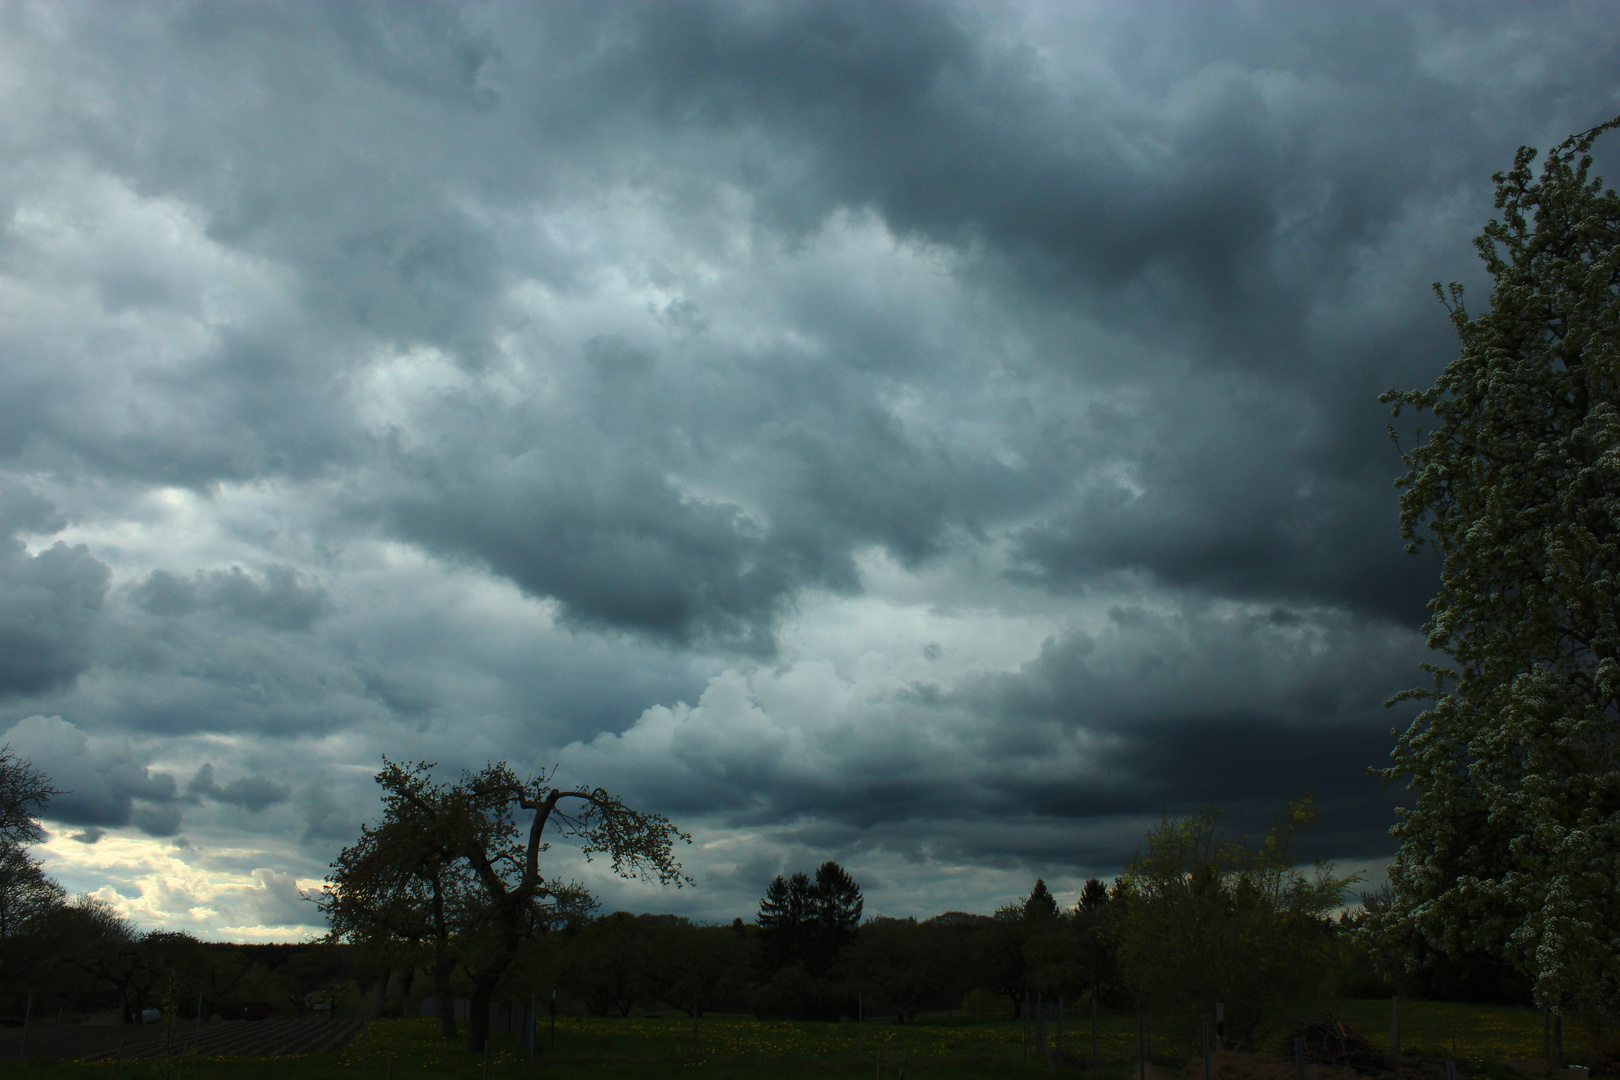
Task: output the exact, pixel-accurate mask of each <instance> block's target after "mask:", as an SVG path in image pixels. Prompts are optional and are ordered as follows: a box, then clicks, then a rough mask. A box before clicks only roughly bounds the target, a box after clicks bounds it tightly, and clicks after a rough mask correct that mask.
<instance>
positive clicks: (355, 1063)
mask: <svg viewBox="0 0 1620 1080" xmlns="http://www.w3.org/2000/svg"><path fill="white" fill-rule="evenodd" d="M1329 1007H1330V1008H1331V1009H1332V1011H1333V1012H1334V1013H1335V1015H1337V1016H1338V1017H1339V1018H1340V1019H1341V1020H1343V1021H1344V1022H1345V1023H1347V1024H1349V1025H1350V1026H1351V1027H1353V1028H1355V1029H1356V1030H1358V1031H1360V1032H1361V1033H1362V1034H1364V1035H1365V1036H1367V1037H1368V1038H1369V1039H1371V1040H1372V1041H1373V1042H1376V1043H1378V1044H1380V1045H1385V1044H1386V1043H1387V1039H1388V1033H1389V1002H1388V1001H1387V1000H1378V1001H1339V1002H1333V1003H1331V1004H1330V1006H1329ZM1302 1011H1303V1010H1302ZM1312 1011H1316V1010H1315V1009H1313V1010H1312ZM1152 1027H1153V1025H1152V1023H1151V1021H1150V1022H1149V1024H1148V1033H1149V1038H1148V1044H1149V1045H1148V1055H1149V1057H1150V1058H1151V1059H1155V1060H1158V1061H1159V1062H1161V1063H1165V1064H1171V1065H1178V1064H1180V1063H1182V1062H1184V1061H1185V1060H1186V1057H1187V1054H1186V1051H1185V1049H1184V1048H1181V1047H1177V1046H1174V1045H1172V1044H1170V1043H1168V1042H1166V1041H1163V1040H1161V1039H1160V1038H1158V1037H1156V1036H1155V1035H1154V1033H1153V1030H1152ZM1401 1030H1402V1044H1403V1050H1404V1051H1405V1052H1406V1053H1408V1054H1420V1055H1424V1056H1435V1057H1455V1058H1456V1060H1457V1061H1458V1062H1459V1064H1460V1065H1462V1066H1463V1068H1464V1069H1465V1070H1467V1071H1469V1072H1488V1073H1490V1074H1493V1075H1497V1076H1500V1075H1502V1070H1501V1067H1500V1063H1501V1062H1502V1061H1503V1060H1504V1059H1506V1058H1514V1057H1527V1058H1533V1057H1537V1056H1539V1055H1540V1053H1541V1036H1542V1030H1541V1016H1540V1014H1539V1013H1536V1012H1533V1011H1530V1010H1526V1009H1515V1008H1506V1007H1495V1006H1478V1005H1462V1004H1452V1003H1444V1002H1423V1001H1411V1002H1403V1004H1402V1007H1401ZM1047 1033H1048V1040H1049V1043H1050V1044H1051V1045H1052V1046H1053V1048H1055V1045H1056V1039H1057V1026H1056V1024H1049V1026H1048V1032H1047ZM1064 1049H1065V1051H1066V1052H1067V1054H1066V1056H1067V1058H1068V1061H1069V1063H1070V1067H1071V1068H1073V1069H1074V1070H1076V1071H1078V1072H1082V1073H1083V1072H1088V1071H1089V1059H1090V1052H1091V1018H1090V1015H1089V1013H1084V1012H1082V1013H1080V1014H1079V1015H1072V1014H1071V1015H1070V1016H1069V1017H1067V1018H1066V1023H1065V1025H1064ZM536 1050H537V1056H536V1059H535V1061H534V1062H533V1063H531V1062H530V1061H529V1056H528V1051H527V1048H526V1047H525V1046H524V1045H523V1044H522V1043H521V1042H520V1040H519V1038H518V1037H517V1036H514V1035H511V1034H504V1033H503V1034H499V1035H496V1036H495V1037H494V1039H493V1040H492V1041H491V1045H490V1051H489V1054H488V1055H487V1062H486V1055H483V1054H474V1053H470V1052H468V1051H466V1050H464V1049H462V1047H461V1043H460V1041H459V1040H448V1039H444V1038H442V1037H441V1036H440V1035H439V1033H438V1024H437V1021H434V1020H380V1021H377V1022H376V1023H373V1024H372V1025H371V1026H370V1029H369V1031H368V1032H367V1034H366V1035H365V1037H364V1038H363V1039H356V1040H355V1041H354V1042H352V1043H350V1044H349V1045H348V1046H346V1047H345V1048H343V1049H342V1050H340V1051H337V1052H335V1053H327V1054H306V1055H295V1056H287V1057H269V1058H224V1057H221V1058H206V1057H204V1058H192V1057H184V1056H183V1057H179V1058H175V1059H171V1060H167V1061H164V1060H157V1061H153V1060H145V1061H134V1060H130V1061H123V1062H119V1063H117V1064H116V1065H115V1064H114V1063H113V1062H95V1063H80V1062H72V1061H55V1062H12V1063H3V1064H0V1077H29V1078H38V1080H45V1078H58V1077H59V1078H61V1080H70V1078H95V1080H112V1077H113V1076H114V1074H115V1071H116V1075H117V1077H118V1080H260V1078H265V1080H268V1078H271V1077H308V1078H312V1080H320V1078H327V1077H330V1078H339V1077H341V1078H344V1080H361V1078H367V1080H373V1078H374V1080H386V1078H388V1077H389V1076H391V1075H392V1076H397V1077H400V1078H401V1080H405V1078H421V1080H430V1078H438V1077H460V1078H472V1077H481V1076H483V1075H484V1074H485V1070H486V1068H487V1070H488V1075H489V1076H491V1077H503V1076H504V1077H539V1076H546V1077H558V1078H569V1080H572V1078H586V1077H599V1078H604V1080H606V1078H618V1077H626V1078H628V1077H665V1076H668V1077H677V1076H679V1077H688V1078H690V1077H692V1076H694V1074H696V1075H701V1076H702V1077H705V1078H711V1077H712V1078H714V1080H722V1078H724V1080H730V1078H732V1077H737V1078H741V1077H756V1078H758V1077H771V1078H782V1080H789V1078H795V1080H796V1078H799V1077H813V1076H828V1075H848V1076H871V1077H873V1078H874V1080H903V1077H902V1073H904V1075H905V1076H908V1077H912V1078H916V1080H925V1078H937V1080H954V1078H957V1077H962V1078H967V1077H1000V1076H1025V1075H1037V1074H1041V1073H1046V1072H1048V1071H1049V1069H1048V1066H1047V1065H1046V1063H1045V1062H1043V1061H1040V1060H1037V1059H1036V1057H1035V1054H1034V1047H1033V1045H1032V1033H1031V1032H1030V1029H1029V1028H1028V1026H1027V1025H1026V1024H1024V1023H1023V1022H1020V1021H1013V1020H1005V1019H975V1018H964V1017H962V1016H960V1015H956V1016H947V1015H943V1014H941V1015H935V1016H930V1017H925V1018H923V1019H922V1020H921V1021H920V1022H918V1023H916V1024H910V1025H903V1026H902V1025H897V1024H893V1023H890V1022H887V1021H883V1022H876V1023H871V1022H869V1023H866V1024H863V1025H859V1026H857V1025H856V1024H854V1023H847V1022H846V1023H813V1022H804V1023H794V1022H780V1021H766V1020H756V1019H753V1018H751V1017H741V1016H708V1017H704V1018H702V1019H700V1020H699V1021H698V1023H697V1024H696V1025H695V1027H694V1025H693V1023H692V1022H691V1020H689V1019H687V1018H686V1017H682V1016H675V1017H668V1016H666V1017H639V1018H627V1019H595V1018H593V1019H578V1018H572V1017H559V1018H558V1020H557V1022H556V1027H555V1033H553V1030H552V1028H551V1027H550V1025H549V1024H548V1023H547V1022H545V1021H544V1020H542V1023H541V1026H540V1028H539V1030H538V1032H537V1046H536ZM1097 1051H1098V1060H1099V1066H1100V1069H1099V1073H1100V1075H1101V1076H1102V1077H1103V1078H1106V1080H1124V1078H1125V1077H1128V1076H1130V1075H1132V1074H1133V1073H1134V1071H1135V1060H1136V1018H1135V1016H1134V1014H1121V1013H1110V1014H1104V1015H1102V1016H1101V1017H1100V1020H1099V1024H1098V1032H1097ZM1583 1051H1584V1041H1583V1039H1582V1038H1581V1036H1580V1034H1579V1032H1576V1031H1566V1033H1565V1056H1566V1059H1567V1060H1569V1061H1572V1062H1579V1061H1580V1060H1581V1053H1582V1052H1583Z"/></svg>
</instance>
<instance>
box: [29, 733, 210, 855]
mask: <svg viewBox="0 0 1620 1080" xmlns="http://www.w3.org/2000/svg"><path fill="white" fill-rule="evenodd" d="M5 741H6V742H7V743H9V744H10V745H11V746H12V747H13V748H14V749H15V750H16V752H17V754H18V756H19V757H22V758H23V759H25V760H27V761H28V762H30V763H31V764H32V765H33V766H34V767H35V768H37V769H39V770H40V771H41V772H43V773H44V774H45V775H46V776H49V777H50V778H51V782H52V783H53V784H54V785H55V786H56V787H58V788H60V789H61V790H62V794H60V795H57V796H55V797H54V798H52V799H51V802H50V808H49V811H48V813H49V816H50V819H51V820H52V821H58V822H62V823H63V824H67V825H84V826H90V828H88V829H86V830H85V831H84V832H83V833H81V834H80V837H81V838H82V839H83V841H84V842H85V843H94V842H95V840H97V839H99V838H100V837H99V835H98V829H100V828H118V827H121V826H126V825H133V826H135V827H136V828H138V829H140V830H141V831H142V832H145V833H147V834H148V835H151V836H173V835H174V834H175V833H176V832H178V831H179V829H180V806H179V804H178V802H177V798H178V795H179V789H178V787H177V785H176V784H175V781H174V777H172V776H170V775H169V774H168V773H162V772H153V771H152V769H151V767H150V766H149V765H148V764H146V763H145V762H143V761H142V760H140V758H139V756H138V755H137V754H136V753H135V752H134V751H133V749H132V748H130V747H129V746H127V745H124V744H122V743H120V742H119V741H118V740H116V739H112V740H106V739H97V740H92V739H91V738H90V736H88V735H86V734H85V733H84V732H83V731H80V730H79V729H78V728H77V727H76V726H74V725H73V724H72V723H70V722H68V721H66V720H63V719H62V718H61V717H59V716H30V717H26V718H24V719H23V720H21V721H19V722H18V723H17V724H16V725H15V726H13V727H12V728H11V730H10V731H8V732H7V733H6V735H5Z"/></svg>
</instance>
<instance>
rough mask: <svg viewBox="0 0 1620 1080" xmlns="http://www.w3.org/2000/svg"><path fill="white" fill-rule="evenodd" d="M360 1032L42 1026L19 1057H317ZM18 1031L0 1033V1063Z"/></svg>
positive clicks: (10, 1055)
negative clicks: (167, 1032)
mask: <svg viewBox="0 0 1620 1080" xmlns="http://www.w3.org/2000/svg"><path fill="white" fill-rule="evenodd" d="M364 1027H365V1024H364V1022H363V1021H360V1020H317V1019H313V1018H303V1019H284V1020H276V1019H272V1020H224V1021H216V1022H214V1023H209V1024H204V1025H203V1026H202V1031H201V1032H198V1031H197V1028H196V1026H195V1025H194V1024H187V1023H184V1022H181V1023H179V1024H176V1025H175V1027H174V1034H173V1036H172V1038H171V1037H170V1036H167V1035H165V1033H164V1031H163V1028H162V1025H158V1024H146V1025H129V1026H125V1027H99V1026H98V1027H92V1026H89V1025H66V1026H60V1027H59V1026H56V1025H46V1024H41V1025H39V1026H37V1027H31V1028H30V1029H29V1031H28V1043H27V1046H26V1047H25V1048H24V1049H25V1053H24V1055H23V1056H24V1057H27V1058H32V1059H42V1058H55V1059H59V1060H73V1061H105V1060H108V1059H110V1058H115V1057H125V1058H152V1057H160V1056H162V1055H163V1054H165V1053H171V1054H184V1053H188V1052H190V1051H191V1050H192V1049H193V1048H194V1047H195V1049H196V1052H197V1053H198V1054H200V1055H202V1056H203V1057H280V1056H283V1055H286V1054H317V1053H321V1052H323V1051H327V1050H337V1049H340V1048H342V1047H343V1046H345V1045H346V1044H347V1043H348V1042H349V1041H350V1040H351V1039H353V1038H354V1037H355V1036H356V1035H359V1034H360V1032H361V1030H362V1029H363V1028H364ZM21 1038H22V1032H21V1030H20V1029H17V1028H9V1029H6V1030H5V1031H3V1032H0V1059H3V1060H15V1058H16V1056H17V1046H18V1043H19V1042H20V1040H21Z"/></svg>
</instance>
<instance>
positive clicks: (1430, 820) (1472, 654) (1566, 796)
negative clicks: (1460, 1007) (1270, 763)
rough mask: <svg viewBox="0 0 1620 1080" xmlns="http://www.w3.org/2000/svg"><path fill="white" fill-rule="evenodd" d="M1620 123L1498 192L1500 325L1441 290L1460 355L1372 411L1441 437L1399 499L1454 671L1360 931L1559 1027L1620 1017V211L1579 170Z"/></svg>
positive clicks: (1415, 736)
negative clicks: (1465, 971) (1469, 967)
mask: <svg viewBox="0 0 1620 1080" xmlns="http://www.w3.org/2000/svg"><path fill="white" fill-rule="evenodd" d="M1617 125H1620V118H1616V119H1615V120H1611V121H1609V122H1608V123H1606V124H1603V125H1600V126H1599V127H1596V128H1593V129H1591V130H1590V131H1586V132H1584V133H1581V134H1579V135H1575V136H1572V137H1570V138H1569V139H1568V140H1566V141H1565V142H1564V143H1562V144H1561V145H1559V146H1558V147H1557V148H1556V149H1555V150H1554V151H1553V152H1552V153H1551V154H1549V155H1548V156H1547V158H1546V161H1545V162H1544V163H1543V165H1542V168H1541V172H1540V176H1539V177H1537V176H1536V174H1535V172H1534V171H1533V169H1532V164H1533V163H1534V161H1535V159H1536V156H1537V152H1536V151H1535V150H1534V149H1532V148H1529V147H1521V148H1520V149H1519V151H1518V153H1517V155H1516V156H1515V158H1514V162H1513V167H1512V168H1511V169H1510V170H1508V171H1507V172H1504V173H1498V174H1496V176H1495V177H1494V180H1495V182H1496V207H1497V209H1498V210H1499V211H1500V216H1499V217H1498V218H1494V219H1492V220H1491V221H1490V222H1489V223H1488V224H1487V225H1486V226H1485V229H1484V231H1483V232H1482V233H1481V234H1480V236H1479V237H1478V238H1477V239H1476V240H1475V246H1476V247H1477V248H1478V250H1479V254H1480V257H1481V259H1483V260H1484V263H1485V266H1486V269H1487V270H1488V271H1489V273H1490V275H1491V277H1492V279H1493V281H1494V287H1493V290H1492V293H1491V299H1490V305H1489V308H1488V310H1486V311H1485V312H1484V313H1482V314H1479V315H1477V316H1476V315H1472V314H1470V313H1469V311H1468V310H1467V308H1466V307H1465V306H1464V302H1463V301H1464V297H1463V291H1462V289H1461V288H1460V287H1459V286H1456V285H1452V286H1451V287H1450V289H1449V290H1446V291H1442V290H1441V288H1440V286H1439V284H1438V283H1436V285H1435V292H1436V295H1437V296H1439V297H1440V298H1441V300H1442V302H1443V303H1445V304H1446V305H1447V306H1448V308H1449V309H1450V314H1451V321H1452V324H1453V326H1454V327H1455V328H1456V331H1457V335H1458V337H1459V338H1460V339H1461V350H1460V352H1459V354H1458V356H1457V358H1456V359H1455V360H1454V361H1452V362H1451V364H1450V365H1449V366H1448V367H1447V368H1446V369H1445V371H1444V373H1443V374H1442V375H1441V376H1440V378H1439V379H1438V381H1436V383H1435V384H1434V386H1432V387H1430V388H1428V389H1425V390H1409V391H1395V390H1391V391H1389V392H1387V393H1386V394H1384V395H1383V397H1382V398H1381V400H1383V401H1385V402H1387V403H1392V404H1393V406H1394V412H1395V414H1396V415H1397V416H1399V414H1400V411H1401V409H1402V407H1411V408H1413V409H1416V410H1419V411H1425V412H1429V413H1431V414H1432V415H1433V417H1434V419H1435V421H1436V423H1437V425H1438V426H1437V427H1436V428H1435V429H1434V430H1433V431H1431V432H1428V433H1424V432H1422V431H1419V432H1418V433H1417V435H1416V441H1415V444H1414V445H1413V446H1412V447H1411V448H1410V449H1409V450H1407V451H1406V452H1405V453H1404V454H1403V458H1402V459H1403V461H1404V462H1405V464H1406V465H1407V467H1408V471H1407V473H1406V474H1405V475H1404V476H1403V477H1401V478H1400V479H1399V480H1398V481H1397V486H1398V487H1399V488H1400V489H1401V531H1402V535H1403V536H1404V537H1405V539H1406V541H1407V549H1408V550H1409V551H1413V552H1415V551H1418V550H1419V549H1420V548H1422V547H1424V546H1429V545H1432V547H1433V549H1434V550H1435V551H1436V552H1437V553H1438V554H1439V556H1440V560H1441V577H1440V588H1439V591H1438V593H1437V594H1436V595H1435V597H1434V598H1433V600H1431V601H1430V603H1429V611H1430V618H1429V620H1428V622H1427V624H1426V626H1425V632H1426V633H1427V636H1428V644H1429V646H1430V648H1432V649H1434V650H1436V651H1438V652H1440V653H1443V654H1445V656H1446V657H1447V658H1448V661H1447V662H1444V663H1434V664H1429V665H1425V667H1426V670H1427V671H1428V672H1429V674H1430V675H1431V676H1432V678H1433V686H1432V688H1428V689H1423V690H1414V691H1410V692H1408V693H1407V694H1404V695H1400V697H1398V698H1397V700H1400V699H1401V698H1423V699H1427V700H1428V701H1429V705H1428V707H1427V708H1426V709H1425V711H1424V712H1422V713H1421V714H1420V715H1419V716H1418V717H1417V718H1416V719H1415V720H1414V721H1413V723H1412V724H1411V726H1410V728H1409V729H1408V730H1407V731H1406V732H1405V734H1403V735H1401V736H1400V738H1399V740H1398V742H1397V744H1396V747H1395V750H1394V752H1393V755H1392V756H1393V759H1394V760H1393V764H1392V765H1391V766H1390V767H1389V768H1388V769H1387V770H1386V771H1385V773H1384V775H1385V777H1386V778H1387V779H1389V780H1392V781H1404V782H1405V783H1406V784H1407V786H1408V787H1409V789H1410V790H1411V792H1412V793H1413V795H1414V797H1415V801H1414V805H1412V806H1411V807H1409V808H1405V809H1403V810H1402V811H1401V816H1400V820H1399V822H1398V824H1397V826H1396V828H1395V830H1394V832H1395V835H1396V836H1397V837H1399V839H1400V841H1401V849H1400V854H1399V856H1398V858H1397V860H1396V862H1395V864H1394V866H1393V867H1392V868H1391V871H1390V881H1391V883H1392V884H1393V886H1394V898H1393V901H1392V902H1391V903H1390V904H1389V905H1388V906H1387V908H1385V909H1383V910H1382V911H1381V912H1379V913H1378V915H1377V917H1375V918H1373V919H1370V920H1369V927H1370V930H1371V932H1373V933H1375V934H1377V935H1378V936H1379V937H1380V938H1381V939H1382V940H1383V941H1384V942H1385V943H1386V944H1388V943H1391V942H1394V943H1399V944H1400V945H1401V949H1400V957H1399V959H1400V962H1401V963H1402V964H1403V965H1405V966H1406V967H1407V968H1409V969H1416V968H1419V967H1421V965H1422V964H1423V963H1424V962H1425V960H1424V958H1425V955H1428V954H1432V953H1435V952H1439V953H1444V954H1447V955H1452V956H1455V955H1458V954H1459V953H1461V952H1463V951H1465V950H1469V949H1475V950H1480V949H1482V950H1486V951H1489V952H1491V953H1492V954H1493V955H1497V956H1500V957H1502V958H1503V959H1504V960H1506V961H1508V962H1511V963H1513V964H1515V965H1516V966H1518V967H1519V968H1520V969H1521V970H1523V971H1524V972H1525V973H1526V974H1528V975H1529V976H1530V977H1531V978H1532V979H1533V982H1534V987H1535V990H1534V993H1535V997H1536V1000H1537V1001H1538V1002H1539V1003H1540V1004H1542V1005H1543V1006H1546V1007H1550V1008H1552V1009H1554V1010H1556V1011H1563V1010H1564V1009H1566V1008H1567V1007H1570V1006H1581V1007H1600V1008H1605V1009H1613V1008H1615V1007H1616V1006H1617V1005H1620V740H1617V738H1616V720H1617V719H1620V711H1617V694H1620V609H1617V604H1620V534H1617V532H1616V523H1617V520H1620V387H1617V382H1616V380H1617V378H1620V248H1617V245H1616V239H1617V237H1620V198H1617V197H1616V195H1615V193H1614V191H1613V190H1605V189H1604V188H1603V185H1602V181H1601V180H1600V179H1599V178H1597V177H1594V176H1591V175H1590V170H1591V166H1592V156H1591V150H1592V147H1593V144H1594V143H1595V141H1596V140H1597V138H1598V136H1599V135H1601V134H1602V133H1603V132H1604V131H1605V130H1607V129H1609V128H1612V127H1615V126H1617ZM1391 435H1392V437H1394V436H1395V431H1394V428H1393V427H1392V428H1391Z"/></svg>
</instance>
